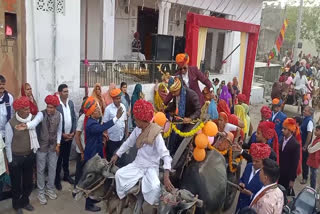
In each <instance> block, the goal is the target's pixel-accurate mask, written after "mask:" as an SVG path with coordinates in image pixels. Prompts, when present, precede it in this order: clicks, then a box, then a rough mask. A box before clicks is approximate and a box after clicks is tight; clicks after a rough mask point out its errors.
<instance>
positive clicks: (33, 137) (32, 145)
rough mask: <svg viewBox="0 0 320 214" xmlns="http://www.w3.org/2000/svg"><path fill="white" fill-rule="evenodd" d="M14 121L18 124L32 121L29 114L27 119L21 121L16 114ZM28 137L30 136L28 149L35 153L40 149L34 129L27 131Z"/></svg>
mask: <svg viewBox="0 0 320 214" xmlns="http://www.w3.org/2000/svg"><path fill="white" fill-rule="evenodd" d="M16 119H17V120H18V121H19V122H20V123H28V122H31V120H32V114H29V116H28V117H27V118H25V119H23V118H21V117H20V116H19V115H18V113H16ZM29 136H30V148H31V150H32V151H33V153H36V152H37V150H38V149H39V148H40V145H39V141H38V138H37V131H36V129H29Z"/></svg>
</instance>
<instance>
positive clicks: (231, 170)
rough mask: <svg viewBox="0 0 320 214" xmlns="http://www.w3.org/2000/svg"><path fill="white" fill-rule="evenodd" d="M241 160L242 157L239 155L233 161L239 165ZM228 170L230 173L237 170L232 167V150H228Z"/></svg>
mask: <svg viewBox="0 0 320 214" xmlns="http://www.w3.org/2000/svg"><path fill="white" fill-rule="evenodd" d="M242 159H243V157H242V155H240V157H238V158H236V159H235V162H236V163H240V161H241V160H242ZM228 164H229V170H230V172H232V173H234V172H236V171H237V168H234V167H233V165H232V149H229V163H228Z"/></svg>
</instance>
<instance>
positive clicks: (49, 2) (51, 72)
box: [0, 0, 262, 107]
mask: <svg viewBox="0 0 320 214" xmlns="http://www.w3.org/2000/svg"><path fill="white" fill-rule="evenodd" d="M19 2H20V1H19ZM21 2H23V1H21ZM22 5H23V6H24V7H25V14H26V16H25V17H26V20H25V22H26V25H25V26H26V35H25V37H26V40H25V41H26V44H25V46H26V49H25V50H26V57H25V64H23V63H22V65H24V66H25V69H21V71H22V73H23V75H25V77H26V78H25V81H27V82H30V83H31V85H32V86H33V90H34V95H35V97H36V99H37V100H40V102H38V103H39V105H40V106H41V107H42V106H44V102H42V101H43V98H44V97H45V96H46V95H47V94H52V93H54V92H56V90H57V87H58V85H59V84H61V83H67V84H68V85H69V87H70V96H71V98H72V99H73V100H75V101H76V104H77V105H78V106H79V105H80V103H81V100H82V97H83V96H84V89H83V88H82V87H80V86H81V79H82V78H83V77H82V76H81V74H80V70H81V60H84V59H85V58H86V56H87V59H88V60H132V59H134V58H133V53H132V50H131V49H132V48H131V43H132V41H133V34H134V33H135V32H139V33H140V40H141V43H142V50H141V52H142V53H143V54H144V55H145V57H146V59H147V60H151V58H152V56H151V55H152V54H151V52H152V35H153V34H163V35H172V36H175V37H183V36H186V24H185V22H186V16H187V14H188V13H189V12H192V13H198V14H204V15H208V16H217V17H222V18H225V19H230V20H234V21H240V22H245V23H249V24H257V25H260V17H261V10H262V0H197V1H194V0H162V1H161V0H34V1H24V4H22ZM0 21H1V19H0ZM86 32H87V36H86ZM0 36H1V35H0ZM206 38H207V39H206V44H205V51H204V53H203V55H202V57H201V60H202V61H204V62H205V69H206V70H209V71H210V72H211V73H210V78H211V79H212V78H215V77H218V78H220V79H221V80H222V79H224V80H226V81H230V80H231V79H232V78H233V77H234V76H238V75H239V74H238V73H239V67H240V66H241V64H243V63H242V62H241V59H242V60H243V58H244V57H245V56H243V55H245V53H246V52H245V51H241V50H240V48H239V44H240V42H241V41H246V40H247V39H248V38H247V37H246V38H241V33H240V32H233V31H227V30H224V31H221V30H217V29H209V30H208V32H207V37H206ZM224 59H226V60H225V62H224V63H222V60H224ZM21 60H22V61H23V59H21ZM0 65H1V62H0ZM111 65H112V66H113V65H114V62H113V63H111ZM102 67H103V66H102ZM140 69H141V68H140ZM89 72H91V71H89ZM92 72H94V70H93V71H92ZM23 75H21V76H23ZM22 80H23V78H22V77H21V80H20V81H22ZM132 88H133V86H130V87H129V93H130V90H132ZM144 90H145V94H147V99H148V100H151V101H152V97H153V84H148V85H145V86H144Z"/></svg>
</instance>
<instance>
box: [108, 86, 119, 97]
mask: <svg viewBox="0 0 320 214" xmlns="http://www.w3.org/2000/svg"><path fill="white" fill-rule="evenodd" d="M120 95H121V90H120V89H119V88H115V89H113V90H112V91H110V96H111V97H112V98H115V97H117V96H120Z"/></svg>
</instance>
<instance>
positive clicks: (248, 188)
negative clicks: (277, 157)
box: [236, 143, 271, 212]
mask: <svg viewBox="0 0 320 214" xmlns="http://www.w3.org/2000/svg"><path fill="white" fill-rule="evenodd" d="M270 153H271V148H270V146H269V145H268V144H264V143H253V144H252V145H251V146H250V154H251V156H252V163H248V164H247V166H246V168H245V170H244V172H243V174H242V177H241V178H240V182H239V186H241V187H242V189H241V193H240V195H239V200H238V204H237V209H236V210H237V211H238V210H240V209H242V208H244V207H247V206H249V205H250V203H251V200H252V198H253V197H254V196H255V194H257V192H258V191H259V190H260V189H261V188H262V187H263V183H262V182H261V181H260V177H259V176H260V175H259V174H260V169H261V167H262V161H263V160H264V159H266V158H269V156H270ZM237 211H236V212H237Z"/></svg>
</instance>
